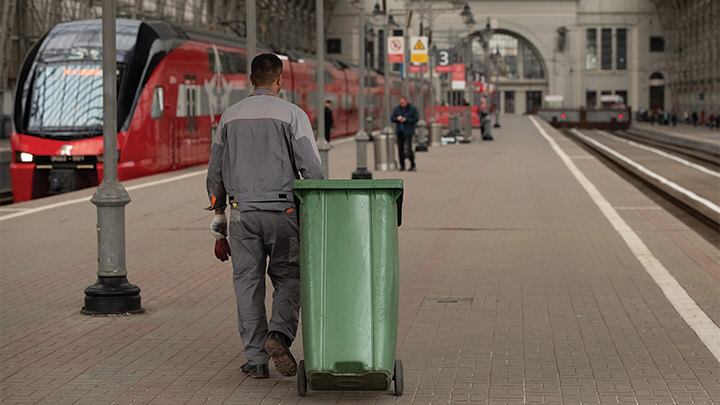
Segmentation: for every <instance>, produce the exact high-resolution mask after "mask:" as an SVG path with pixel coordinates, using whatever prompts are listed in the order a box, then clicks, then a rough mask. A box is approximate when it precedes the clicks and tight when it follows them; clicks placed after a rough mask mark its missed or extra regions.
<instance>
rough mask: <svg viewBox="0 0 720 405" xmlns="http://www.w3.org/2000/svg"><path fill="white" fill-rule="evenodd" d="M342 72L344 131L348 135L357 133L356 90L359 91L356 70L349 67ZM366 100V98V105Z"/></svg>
mask: <svg viewBox="0 0 720 405" xmlns="http://www.w3.org/2000/svg"><path fill="white" fill-rule="evenodd" d="M342 74H343V76H342V77H343V82H344V83H345V84H344V87H345V91H344V96H343V98H344V100H343V108H344V111H345V114H346V115H347V128H346V131H345V133H346V134H348V135H353V134H355V133H357V131H358V130H359V129H360V127H359V122H358V119H359V114H358V105H357V96H358V92H359V91H360V90H359V88H358V74H357V71H351V70H350V69H343V70H342ZM367 102H368V100H367V99H366V100H365V105H366V106H367Z"/></svg>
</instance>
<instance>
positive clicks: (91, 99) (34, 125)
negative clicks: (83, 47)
mask: <svg viewBox="0 0 720 405" xmlns="http://www.w3.org/2000/svg"><path fill="white" fill-rule="evenodd" d="M102 73H103V72H102V68H101V66H100V65H99V64H95V63H84V64H65V65H63V64H60V65H55V64H53V65H44V66H39V67H38V68H37V72H36V75H35V79H34V83H33V88H32V95H31V107H30V114H29V117H28V129H29V130H30V131H32V132H35V133H39V134H41V135H42V134H45V133H46V132H55V133H63V132H65V133H67V132H79V131H80V132H90V133H101V132H102V125H103V80H102ZM116 74H117V76H118V87H120V77H121V75H120V69H118V70H117V71H116Z"/></svg>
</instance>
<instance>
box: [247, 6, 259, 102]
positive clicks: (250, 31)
mask: <svg viewBox="0 0 720 405" xmlns="http://www.w3.org/2000/svg"><path fill="white" fill-rule="evenodd" d="M255 23H256V16H255V0H245V38H246V39H247V75H248V78H249V77H250V72H252V69H251V66H252V60H253V58H255V54H256V53H257V48H256V42H257V37H256V35H257V29H256V28H255ZM247 88H248V90H250V80H248V84H247Z"/></svg>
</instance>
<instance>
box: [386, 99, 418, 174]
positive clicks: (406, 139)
mask: <svg viewBox="0 0 720 405" xmlns="http://www.w3.org/2000/svg"><path fill="white" fill-rule="evenodd" d="M419 119H420V115H419V114H418V110H417V108H415V106H413V105H412V104H410V103H408V99H407V97H405V96H401V97H400V101H399V105H398V106H397V107H395V109H394V110H393V113H392V122H394V123H395V134H396V135H397V143H398V155H399V157H400V171H403V170H405V158H408V159H409V160H410V169H409V171H411V172H414V171H415V170H416V168H415V153H413V135H415V124H417V122H418V120H419Z"/></svg>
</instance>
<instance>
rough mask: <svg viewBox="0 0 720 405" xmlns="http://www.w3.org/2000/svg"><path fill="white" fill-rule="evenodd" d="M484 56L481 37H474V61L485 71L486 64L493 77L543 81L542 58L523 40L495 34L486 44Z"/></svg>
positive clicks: (506, 34)
mask: <svg viewBox="0 0 720 405" xmlns="http://www.w3.org/2000/svg"><path fill="white" fill-rule="evenodd" d="M487 49H488V53H489V55H488V56H486V55H485V51H484V49H483V43H482V37H481V35H475V36H474V38H473V42H472V51H473V55H474V58H473V59H474V61H477V62H479V67H480V69H481V70H485V67H486V66H487V62H489V63H490V64H491V66H490V67H489V68H490V69H491V70H492V72H493V75H498V77H500V78H503V79H505V80H520V79H545V78H546V75H545V71H544V64H543V62H542V57H541V56H540V55H539V54H538V53H537V50H536V49H535V47H533V46H532V45H530V43H529V42H527V41H526V40H525V39H524V38H522V37H519V36H514V35H511V34H509V33H496V34H494V35H493V36H492V37H491V38H490V41H489V43H488V48H487Z"/></svg>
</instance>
